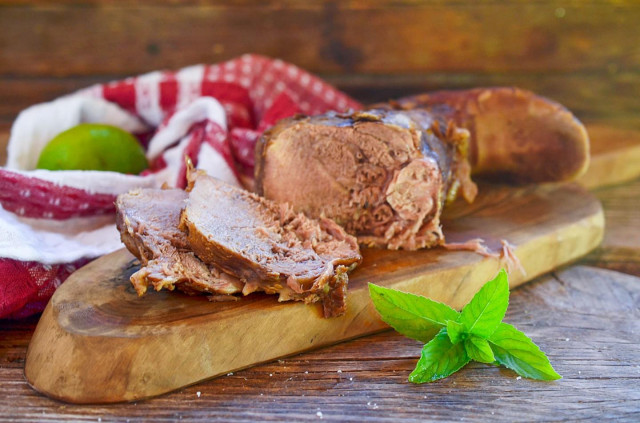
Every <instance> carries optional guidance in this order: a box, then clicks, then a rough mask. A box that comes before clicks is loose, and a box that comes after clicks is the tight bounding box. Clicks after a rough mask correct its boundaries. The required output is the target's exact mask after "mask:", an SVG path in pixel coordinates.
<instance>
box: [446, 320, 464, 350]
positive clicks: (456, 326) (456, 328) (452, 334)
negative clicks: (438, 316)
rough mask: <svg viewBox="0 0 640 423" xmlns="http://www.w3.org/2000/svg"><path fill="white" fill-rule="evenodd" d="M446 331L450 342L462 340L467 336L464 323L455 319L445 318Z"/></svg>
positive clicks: (455, 342)
mask: <svg viewBox="0 0 640 423" xmlns="http://www.w3.org/2000/svg"><path fill="white" fill-rule="evenodd" d="M447 333H448V334H449V339H450V340H451V343H452V344H457V343H458V342H460V341H463V340H464V339H465V338H466V337H467V336H466V335H467V332H466V330H465V328H464V325H463V324H461V323H458V322H456V321H455V320H447Z"/></svg>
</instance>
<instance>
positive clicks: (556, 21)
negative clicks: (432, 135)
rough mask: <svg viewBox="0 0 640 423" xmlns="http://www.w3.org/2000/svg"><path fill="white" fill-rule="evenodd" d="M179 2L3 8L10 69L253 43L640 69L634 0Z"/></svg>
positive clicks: (236, 50) (387, 59)
mask: <svg viewBox="0 0 640 423" xmlns="http://www.w3.org/2000/svg"><path fill="white" fill-rule="evenodd" d="M177 4H178V3H177V2H167V1H165V2H163V3H162V4H160V5H156V4H155V3H152V2H145V3H144V4H142V5H136V4H134V3H133V2H125V3H124V4H117V3H112V2H107V1H78V2H59V3H56V4H55V5H54V6H53V7H52V6H50V5H47V4H44V3H41V2H36V1H28V2H14V3H10V4H4V5H3V6H1V9H0V10H1V11H0V28H2V30H1V32H0V34H1V35H0V72H1V73H2V74H3V75H18V74H20V75H40V76H43V75H45V76H49V75H56V76H68V75H93V74H96V73H108V74H123V73H140V72H144V71H147V70H150V69H159V68H165V67H169V68H176V67H180V66H184V65H186V64H190V63H198V62H215V61H220V60H224V59H227V58H230V57H234V56H237V55H239V54H243V53H246V52H247V51H249V50H250V51H252V52H255V53H260V54H266V55H270V56H275V57H281V58H282V59H284V60H289V61H292V62H296V63H297V64H299V65H300V66H302V67H303V68H306V69H309V70H310V71H312V72H320V73H336V72H345V71H347V72H356V73H372V74H390V73H427V72H451V71H454V72H461V71H462V72H504V71H517V72H526V71H529V72H530V71H544V72H548V71H578V70H596V69H602V68H603V66H605V67H609V68H610V69H612V70H616V69H617V70H639V69H640V46H639V45H638V43H637V42H636V40H637V39H638V38H639V37H640V26H638V25H637V22H639V21H640V6H639V5H638V3H637V2H634V1H613V0H611V1H599V0H588V1H582V2H579V3H558V2H556V1H551V0H547V1H536V2H525V1H491V2H454V3H451V2H442V1H430V2H417V1H404V2H397V1H392V0H376V1H371V2H357V1H348V2H338V1H334V0H324V1H315V2H310V3H308V2H295V1H288V2H280V1H276V0H270V1H267V2H258V1H245V2H239V3H233V4H223V2H217V1H206V2H190V3H189V4H187V5H186V6H185V5H183V6H181V7H177ZM302 34H304V36H302Z"/></svg>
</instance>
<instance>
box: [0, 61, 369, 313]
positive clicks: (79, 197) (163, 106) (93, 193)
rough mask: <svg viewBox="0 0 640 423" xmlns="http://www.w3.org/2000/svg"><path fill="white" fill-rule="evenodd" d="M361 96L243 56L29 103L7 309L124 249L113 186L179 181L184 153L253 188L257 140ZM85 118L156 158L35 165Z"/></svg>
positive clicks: (17, 142)
mask: <svg viewBox="0 0 640 423" xmlns="http://www.w3.org/2000/svg"><path fill="white" fill-rule="evenodd" d="M360 107H361V105H360V104H359V103H358V102H356V101H354V100H353V99H351V98H349V97H348V96H346V95H345V94H343V93H341V92H340V91H338V90H336V89H335V88H333V87H331V86H330V85H328V84H327V83H325V82H323V81H322V80H320V79H319V78H317V77H315V76H313V75H311V74H309V73H307V72H305V71H303V70H301V69H300V68H298V67H296V66H294V65H291V64H288V63H285V62H283V61H281V60H272V59H269V58H266V57H262V56H256V55H245V56H242V57H240V58H237V59H234V60H230V61H228V62H224V63H220V64H216V65H196V66H190V67H187V68H183V69H180V70H178V71H177V72H169V71H162V72H160V71H158V72H151V73H148V74H145V75H141V76H138V77H134V78H128V79H125V80H122V81H115V82H110V83H107V84H103V85H95V86H92V87H89V88H86V89H83V90H80V91H78V92H75V93H73V94H70V95H67V96H64V97H61V98H59V99H57V100H54V101H52V102H49V103H43V104H39V105H35V106H32V107H30V108H28V109H26V110H24V111H23V112H22V113H20V115H19V116H18V118H17V119H16V121H15V122H14V124H13V127H12V128H11V136H10V139H9V145H8V158H7V165H6V167H4V168H0V318H4V317H10V318H20V317H26V316H28V315H30V314H33V313H37V312H39V311H42V310H43V308H44V306H45V305H46V303H47V301H48V300H49V298H50V297H51V295H52V294H53V292H54V291H55V289H56V288H57V287H58V286H59V285H60V284H61V283H62V282H63V281H64V280H65V279H66V278H67V277H68V276H69V275H70V274H71V273H72V272H73V271H75V270H76V269H78V268H79V267H81V266H83V265H84V264H86V263H87V262H89V261H90V260H91V259H93V258H95V257H98V256H100V255H103V254H107V253H110V252H112V251H114V250H116V249H119V248H122V244H121V242H120V238H119V234H118V232H117V230H116V228H115V225H114V217H113V215H114V200H115V196H116V195H117V194H119V193H122V192H126V191H128V190H130V189H132V188H134V187H160V186H162V185H163V184H168V185H169V186H175V187H184V186H185V184H186V179H185V175H186V168H185V160H184V158H185V156H188V157H190V158H191V160H192V161H193V163H194V164H195V166H196V167H197V168H199V169H204V170H206V171H207V172H208V173H209V174H210V175H213V176H215V177H217V178H220V179H222V180H224V181H227V182H229V183H232V184H238V185H244V186H245V187H250V186H251V184H252V175H253V166H254V156H253V150H254V145H255V141H256V139H257V137H258V136H259V135H260V134H261V133H262V132H263V131H264V130H265V129H266V128H268V127H270V126H271V125H273V124H274V123H275V122H276V121H278V120H279V119H282V118H284V117H288V116H292V115H294V114H296V113H304V114H310V115H312V114H318V113H323V112H326V111H328V110H337V111H345V110H348V109H358V108H360ZM86 122H100V123H107V124H111V125H114V126H118V127H120V128H122V129H125V130H127V131H129V132H131V133H133V134H134V135H136V136H137V137H138V139H139V140H140V141H141V143H142V144H143V146H145V147H146V155H147V158H148V159H149V162H150V164H151V167H150V169H149V170H147V171H145V172H143V174H141V175H124V174H120V173H115V172H97V171H47V170H34V168H35V166H36V164H37V161H38V157H39V155H40V152H41V151H42V149H43V148H44V146H45V145H46V144H47V143H48V142H49V141H50V140H51V139H52V138H53V137H55V136H56V135H57V134H58V133H60V132H62V131H64V130H66V129H69V128H71V127H73V126H75V125H77V124H79V123H86Z"/></svg>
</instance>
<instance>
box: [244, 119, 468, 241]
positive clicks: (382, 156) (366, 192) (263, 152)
mask: <svg viewBox="0 0 640 423" xmlns="http://www.w3.org/2000/svg"><path fill="white" fill-rule="evenodd" d="M467 146H468V132H467V131H466V130H462V129H458V128H456V127H455V126H454V125H452V124H449V123H448V122H446V121H445V120H442V119H438V118H436V117H434V115H432V114H431V113H429V112H427V111H424V110H410V111H393V110H382V109H372V110H368V111H363V112H357V113H354V114H351V115H342V114H335V113H328V114H326V115H321V116H314V117H296V118H292V119H285V120H283V121H281V122H280V123H278V124H277V125H276V126H274V127H273V128H272V129H270V130H269V131H267V132H266V133H265V134H264V135H263V136H262V137H261V138H260V140H259V141H258V144H257V146H256V190H257V192H258V193H259V194H261V195H263V196H265V197H266V198H269V199H273V200H275V201H279V202H287V203H289V204H291V205H292V206H293V208H294V209H295V210H296V211H302V212H304V213H305V214H307V215H309V216H312V217H323V216H324V217H328V218H331V219H333V220H335V221H336V222H337V223H338V224H340V225H342V226H343V227H344V228H345V229H346V231H347V232H349V233H351V234H354V235H357V237H358V241H359V242H360V243H362V244H365V245H368V246H383V247H387V248H391V249H398V248H405V249H417V248H423V247H431V246H435V245H439V244H441V243H442V242H443V239H444V238H443V234H442V230H441V228H440V214H441V211H442V207H443V205H444V203H445V201H446V200H452V199H453V198H455V196H456V194H457V193H458V192H461V193H462V195H463V196H464V197H465V198H466V199H467V200H469V201H471V200H472V199H473V198H474V197H475V194H476V186H475V184H473V182H471V179H470V177H469V174H470V167H469V163H468V161H467V159H466V155H467V151H466V150H467Z"/></svg>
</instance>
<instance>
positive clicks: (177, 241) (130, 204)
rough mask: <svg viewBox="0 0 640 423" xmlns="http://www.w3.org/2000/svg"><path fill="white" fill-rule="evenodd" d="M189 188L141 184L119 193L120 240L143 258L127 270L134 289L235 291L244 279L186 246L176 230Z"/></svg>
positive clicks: (237, 290)
mask: <svg viewBox="0 0 640 423" xmlns="http://www.w3.org/2000/svg"><path fill="white" fill-rule="evenodd" d="M186 198H187V194H186V193H185V192H184V191H182V190H178V189H170V190H169V189H167V190H159V189H140V190H134V191H131V192H129V193H127V194H122V195H119V196H118V199H117V201H116V210H117V215H116V216H117V217H116V225H117V227H118V230H119V231H120V237H121V239H122V242H124V244H125V245H126V247H127V249H128V250H129V251H130V252H131V253H132V254H133V255H135V256H136V257H138V259H140V262H141V265H142V266H141V268H140V270H138V271H137V272H136V273H134V274H133V275H131V283H132V284H133V286H134V288H135V290H136V292H137V293H138V295H143V294H144V293H145V292H146V290H147V287H148V286H149V285H150V284H151V285H153V287H154V289H155V290H157V291H159V290H161V289H162V288H166V289H169V290H173V289H174V288H176V287H177V288H178V289H179V290H181V291H183V292H186V293H188V294H196V293H199V292H204V293H211V294H223V295H226V294H234V293H237V292H240V290H241V289H242V283H241V282H240V281H239V280H238V279H237V278H235V277H233V276H230V275H228V274H225V273H224V272H221V271H220V270H219V269H218V268H217V267H215V266H214V265H206V264H204V263H203V262H202V261H201V260H200V259H198V258H197V257H196V256H195V255H194V254H193V252H191V250H190V248H189V244H188V242H187V237H186V236H185V234H184V233H183V232H181V231H180V230H178V224H179V220H180V211H181V210H182V208H183V206H184V202H185V200H186Z"/></svg>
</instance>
